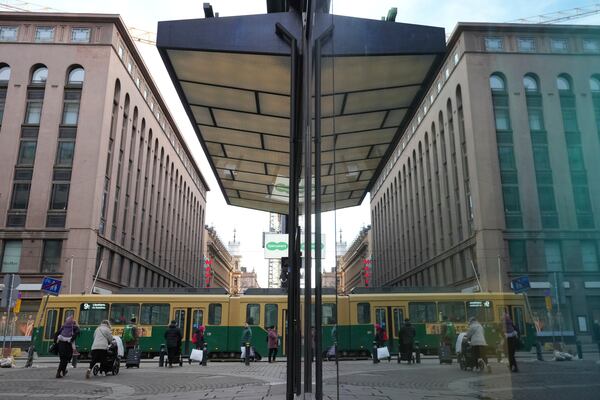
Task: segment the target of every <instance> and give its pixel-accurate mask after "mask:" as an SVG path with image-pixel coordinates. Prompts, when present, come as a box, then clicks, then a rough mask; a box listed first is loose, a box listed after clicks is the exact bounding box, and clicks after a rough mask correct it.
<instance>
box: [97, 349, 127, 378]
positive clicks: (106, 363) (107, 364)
mask: <svg viewBox="0 0 600 400" xmlns="http://www.w3.org/2000/svg"><path fill="white" fill-rule="evenodd" d="M120 368H121V357H119V346H118V345H117V341H116V340H113V342H112V343H111V344H110V346H108V349H107V351H106V357H105V358H104V360H102V362H101V363H100V365H98V364H96V365H94V368H93V369H92V373H93V374H94V376H96V375H98V373H104V375H108V373H109V372H110V373H111V374H113V375H118V374H119V369H120Z"/></svg>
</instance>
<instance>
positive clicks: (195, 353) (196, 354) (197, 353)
mask: <svg viewBox="0 0 600 400" xmlns="http://www.w3.org/2000/svg"><path fill="white" fill-rule="evenodd" d="M203 356H204V352H203V351H202V350H198V349H193V350H192V353H191V354H190V360H192V361H199V362H202V357H203Z"/></svg>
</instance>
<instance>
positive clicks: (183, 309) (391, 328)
mask: <svg viewBox="0 0 600 400" xmlns="http://www.w3.org/2000/svg"><path fill="white" fill-rule="evenodd" d="M191 291H192V293H182V292H177V291H176V290H171V289H132V290H130V293H131V294H126V293H123V294H112V295H87V296H80V295H61V296H59V297H54V298H51V299H50V300H49V302H48V305H47V307H46V310H45V313H44V315H42V313H41V311H40V313H38V321H37V324H36V326H38V328H36V335H35V344H36V349H37V350H38V353H39V354H40V355H48V347H49V345H50V344H51V343H52V337H53V334H54V332H55V331H56V329H57V328H58V327H59V326H60V325H61V324H62V322H63V321H64V320H65V319H66V318H67V317H68V316H69V315H74V316H75V319H76V320H77V321H78V323H79V325H80V327H81V336H80V338H79V339H78V340H77V345H78V348H79V351H80V352H81V353H83V354H84V355H85V354H86V353H88V352H89V347H90V345H91V343H92V336H93V333H94V330H95V329H96V327H97V326H98V324H99V323H100V321H102V320H103V319H108V320H109V321H110V323H111V324H112V329H113V333H114V334H117V335H120V334H122V331H123V329H124V327H125V326H126V324H127V322H128V321H129V320H130V319H131V317H133V316H135V317H136V318H137V321H138V328H139V335H140V342H139V344H140V347H141V350H142V353H143V354H144V356H146V357H152V356H155V355H158V353H159V351H160V345H161V344H162V343H163V342H164V339H163V337H164V332H165V330H166V329H167V326H168V324H169V322H170V321H171V320H175V321H177V323H178V324H179V326H180V327H181V329H182V332H183V335H184V342H183V349H182V350H183V354H189V352H190V350H191V348H192V347H193V345H192V334H193V332H194V329H195V328H196V327H197V326H199V325H205V326H206V332H205V337H206V341H207V343H208V349H209V352H210V354H211V357H214V358H231V357H238V356H239V353H240V339H241V335H242V329H243V324H244V322H245V321H248V323H249V324H250V326H251V328H252V332H253V337H252V344H253V346H254V347H255V348H256V351H257V352H258V353H259V354H261V355H265V354H267V348H266V347H267V340H266V336H267V328H268V327H269V326H276V327H277V331H278V333H279V335H280V336H281V339H282V340H281V343H282V347H283V348H282V349H281V351H280V354H283V355H285V353H286V349H285V336H286V329H285V326H286V324H285V319H286V316H287V307H288V305H287V295H286V294H285V293H284V292H283V291H281V290H280V289H249V290H248V291H247V292H246V293H245V294H244V295H242V296H229V295H227V294H226V293H225V292H224V291H222V290H220V289H210V290H205V289H197V290H195V289H192V290H191ZM196 292H197V293H196ZM336 302H337V307H336ZM504 307H508V308H509V310H510V312H511V313H512V316H513V319H514V321H515V324H516V325H517V326H518V327H519V330H520V332H521V337H522V339H523V340H522V342H523V344H524V346H525V348H530V347H531V344H532V341H533V338H534V335H533V331H532V329H533V325H532V324H530V323H529V322H530V321H529V320H528V319H527V318H526V317H525V305H524V301H523V297H522V296H518V295H513V294H509V293H441V292H440V293H420V292H405V291H401V290H399V291H397V292H396V291H390V292H385V293H384V292H377V291H375V290H372V289H369V290H361V289H357V290H356V291H355V293H351V294H349V295H347V296H337V297H336V296H335V294H334V293H333V292H330V291H328V290H324V295H323V312H322V326H323V328H322V334H323V340H322V343H323V347H322V349H321V351H322V352H325V351H326V350H327V349H328V348H330V347H331V346H332V345H333V344H334V340H335V339H336V335H335V334H334V332H335V331H337V349H338V354H339V356H341V357H356V356H368V355H370V352H371V349H372V341H373V325H374V324H375V323H378V324H380V325H384V326H385V329H386V330H387V333H388V337H389V338H390V342H389V347H390V351H391V352H392V353H397V351H398V333H399V330H400V326H401V324H402V323H403V321H404V319H405V318H410V320H411V322H412V323H413V325H414V326H415V328H416V332H417V336H416V340H417V341H418V342H419V346H420V348H421V351H422V352H424V353H431V354H435V353H437V348H438V346H439V342H440V333H441V327H442V317H444V316H445V317H447V318H448V320H449V321H452V322H453V323H454V324H455V326H456V327H457V332H460V331H463V330H466V328H467V320H468V318H469V317H471V316H477V318H478V319H479V321H480V322H481V323H482V324H483V325H484V327H485V329H486V337H487V339H488V343H489V345H490V346H494V345H495V343H496V341H497V340H498V339H499V335H500V333H501V332H500V329H501V317H502V315H503V310H504ZM336 324H337V329H335V330H334V327H335V326H336Z"/></svg>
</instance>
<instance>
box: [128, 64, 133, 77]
mask: <svg viewBox="0 0 600 400" xmlns="http://www.w3.org/2000/svg"><path fill="white" fill-rule="evenodd" d="M132 69H133V66H132V65H131V61H128V62H127V71H128V72H129V73H130V74H131V71H132Z"/></svg>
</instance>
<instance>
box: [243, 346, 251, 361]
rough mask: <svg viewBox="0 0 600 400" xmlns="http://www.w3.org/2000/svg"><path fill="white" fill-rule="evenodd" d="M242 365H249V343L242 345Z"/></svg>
mask: <svg viewBox="0 0 600 400" xmlns="http://www.w3.org/2000/svg"><path fill="white" fill-rule="evenodd" d="M244 364H246V365H250V343H248V342H246V344H245V345H244Z"/></svg>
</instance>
